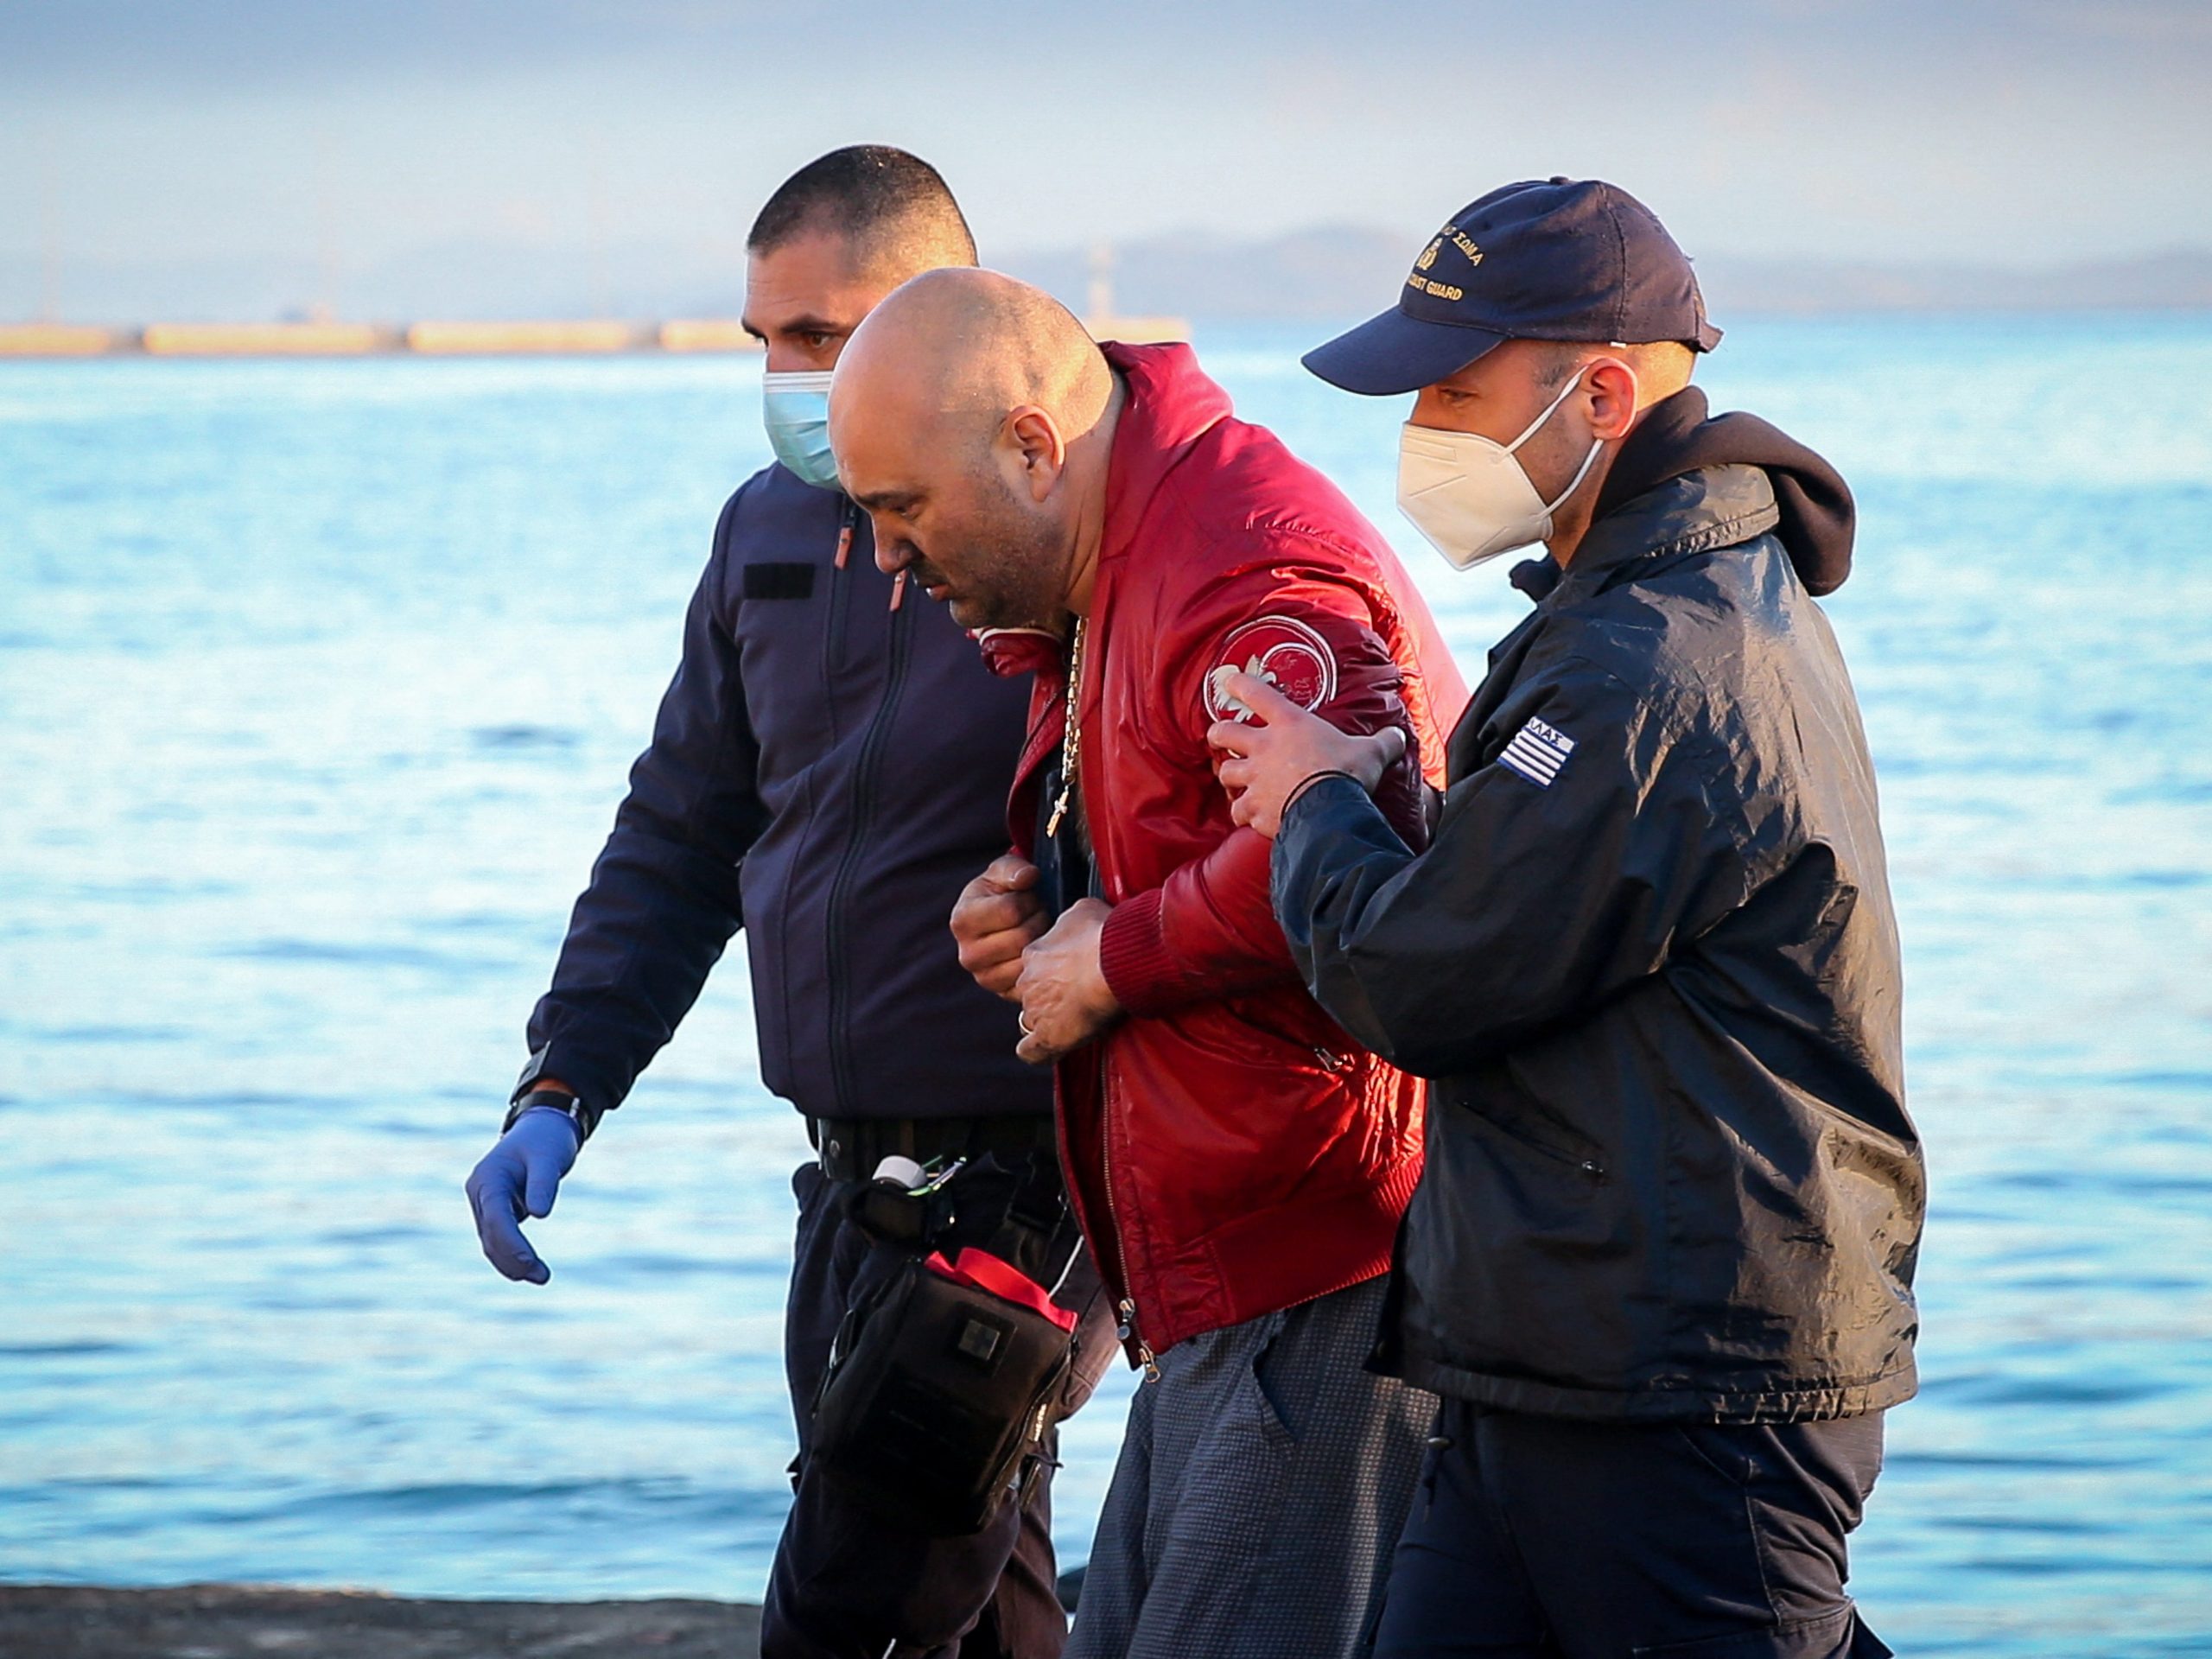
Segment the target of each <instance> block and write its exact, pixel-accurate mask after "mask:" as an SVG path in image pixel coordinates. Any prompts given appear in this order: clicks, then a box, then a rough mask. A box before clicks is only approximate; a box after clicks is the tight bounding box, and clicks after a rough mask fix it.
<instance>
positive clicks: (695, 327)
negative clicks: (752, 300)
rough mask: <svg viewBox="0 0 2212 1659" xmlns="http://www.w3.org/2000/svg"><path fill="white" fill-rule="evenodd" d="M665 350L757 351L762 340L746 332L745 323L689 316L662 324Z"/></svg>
mask: <svg viewBox="0 0 2212 1659" xmlns="http://www.w3.org/2000/svg"><path fill="white" fill-rule="evenodd" d="M660 348H661V350H663V351H664V352H757V351H759V350H760V341H759V340H755V339H753V336H752V335H750V334H747V333H746V332H745V325H744V324H743V323H741V322H731V321H727V320H725V319H718V318H686V319H683V320H681V321H675V322H664V323H663V324H661V326H660Z"/></svg>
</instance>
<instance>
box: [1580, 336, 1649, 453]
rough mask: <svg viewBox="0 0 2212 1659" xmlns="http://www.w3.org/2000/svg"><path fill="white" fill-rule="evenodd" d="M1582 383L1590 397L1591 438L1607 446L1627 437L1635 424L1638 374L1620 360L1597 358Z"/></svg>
mask: <svg viewBox="0 0 2212 1659" xmlns="http://www.w3.org/2000/svg"><path fill="white" fill-rule="evenodd" d="M1582 384H1583V386H1584V388H1585V390H1586V391H1587V393H1588V395H1589V398H1590V435H1591V436H1592V437H1593V438H1599V439H1601V440H1603V441H1604V442H1607V443H1611V442H1613V440H1614V439H1616V438H1621V437H1625V436H1626V435H1628V429H1630V427H1632V426H1634V425H1635V424H1636V410H1637V402H1636V400H1637V391H1638V387H1637V378H1636V371H1635V370H1634V369H1632V368H1630V367H1629V365H1627V364H1625V363H1624V362H1622V361H1621V360H1620V359H1618V357H1600V358H1594V359H1592V360H1591V363H1590V366H1589V367H1587V368H1586V369H1585V370H1584V371H1583V372H1582Z"/></svg>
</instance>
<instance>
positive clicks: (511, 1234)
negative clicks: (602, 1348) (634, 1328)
mask: <svg viewBox="0 0 2212 1659" xmlns="http://www.w3.org/2000/svg"><path fill="white" fill-rule="evenodd" d="M579 1144H580V1141H579V1139H578V1137H577V1135H576V1126H575V1122H573V1121H572V1120H571V1119H570V1118H569V1115H568V1114H567V1113H565V1112H562V1111H558V1110H556V1109H554V1108H553V1107H550V1106H533V1107H531V1109H529V1110H528V1111H526V1112H524V1114H523V1115H522V1116H520V1117H518V1118H517V1119H515V1126H514V1128H512V1129H509V1130H508V1131H507V1132H506V1133H505V1135H501V1136H500V1137H499V1142H498V1144H497V1145H495V1146H494V1147H493V1148H492V1150H491V1151H489V1152H487V1153H486V1154H484V1157H483V1160H482V1161H481V1162H480V1163H479V1164H478V1165H477V1166H476V1167H475V1168H474V1169H473V1170H471V1171H470V1172H469V1175H468V1184H467V1188H466V1191H467V1193H468V1207H469V1208H470V1209H471V1210H473V1211H475V1212H476V1236H477V1238H478V1240H479V1241H480V1243H482V1244H483V1246H484V1255H485V1259H486V1260H487V1261H488V1262H491V1264H492V1265H493V1267H495V1268H498V1269H499V1271H500V1272H501V1273H503V1274H506V1276H507V1277H508V1278H510V1279H520V1280H524V1281H528V1282H529V1283H531V1284H533V1285H542V1284H543V1283H544V1282H545V1281H547V1280H548V1279H550V1278H551V1277H552V1276H553V1269H552V1268H549V1267H547V1266H546V1265H545V1263H544V1262H542V1261H540V1260H539V1259H538V1255H537V1251H535V1250H533V1249H531V1248H530V1241H529V1240H528V1239H526V1238H524V1236H522V1229H521V1227H520V1226H518V1223H519V1222H520V1221H521V1220H522V1218H523V1217H524V1216H535V1217H545V1216H550V1215H551V1214H552V1213H553V1198H554V1195H555V1194H556V1192H559V1191H560V1186H561V1178H562V1177H563V1175H565V1174H567V1173H569V1167H570V1166H572V1165H574V1164H575V1161H576V1147H577V1146H578V1145H579Z"/></svg>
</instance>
